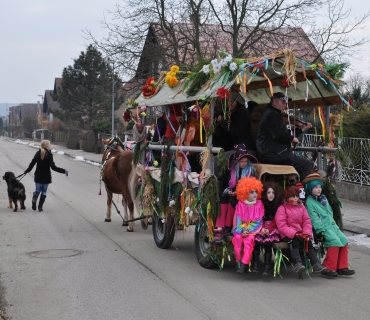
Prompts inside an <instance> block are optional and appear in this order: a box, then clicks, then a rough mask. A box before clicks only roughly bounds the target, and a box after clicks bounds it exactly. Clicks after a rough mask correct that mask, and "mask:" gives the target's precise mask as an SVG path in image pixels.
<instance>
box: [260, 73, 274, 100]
mask: <svg viewBox="0 0 370 320" xmlns="http://www.w3.org/2000/svg"><path fill="white" fill-rule="evenodd" d="M262 73H263V76H264V77H265V78H266V79H267V82H268V83H269V86H270V93H271V97H272V96H273V95H274V89H273V88H272V83H271V80H270V79H269V78H268V77H267V76H266V73H265V72H264V71H263V70H262Z"/></svg>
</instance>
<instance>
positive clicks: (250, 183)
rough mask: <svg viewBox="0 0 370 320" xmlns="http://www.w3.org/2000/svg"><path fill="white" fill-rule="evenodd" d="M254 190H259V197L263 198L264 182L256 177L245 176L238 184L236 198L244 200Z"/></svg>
mask: <svg viewBox="0 0 370 320" xmlns="http://www.w3.org/2000/svg"><path fill="white" fill-rule="evenodd" d="M253 190H256V191H257V199H261V195H262V190H263V186H262V182H261V181H259V180H257V179H256V178H255V177H250V178H247V177H244V178H242V179H240V180H239V182H238V184H237V185H236V198H237V199H238V200H239V201H244V200H246V199H247V198H248V196H249V194H250V192H251V191H253Z"/></svg>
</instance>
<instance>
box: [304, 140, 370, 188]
mask: <svg viewBox="0 0 370 320" xmlns="http://www.w3.org/2000/svg"><path fill="white" fill-rule="evenodd" d="M321 145H323V143H322V136H315V135H312V134H305V135H303V139H302V146H304V147H312V146H321ZM338 148H339V149H340V151H341V159H337V160H338V161H339V162H340V165H339V166H338V172H337V179H338V180H339V181H346V182H351V183H356V184H360V185H365V186H370V139H363V138H342V139H340V138H338ZM301 155H302V156H303V157H305V158H307V159H309V160H310V161H311V162H312V164H313V167H315V166H317V155H315V154H314V153H312V152H302V153H301ZM327 162H328V159H327V158H325V157H324V158H323V166H324V168H325V167H326V165H327Z"/></svg>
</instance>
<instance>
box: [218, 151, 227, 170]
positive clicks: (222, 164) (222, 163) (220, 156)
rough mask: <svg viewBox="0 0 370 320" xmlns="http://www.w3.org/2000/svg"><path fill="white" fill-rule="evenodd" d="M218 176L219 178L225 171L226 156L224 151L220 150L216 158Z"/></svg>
mask: <svg viewBox="0 0 370 320" xmlns="http://www.w3.org/2000/svg"><path fill="white" fill-rule="evenodd" d="M217 167H218V176H219V177H221V176H222V175H223V174H224V173H225V172H226V169H227V156H226V153H225V150H224V149H221V150H220V152H219V153H218V156H217Z"/></svg>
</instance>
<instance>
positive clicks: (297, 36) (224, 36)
mask: <svg viewBox="0 0 370 320" xmlns="http://www.w3.org/2000/svg"><path fill="white" fill-rule="evenodd" d="M199 28H200V31H201V33H200V35H199V46H198V47H197V48H195V47H194V42H193V40H192V39H191V37H192V33H193V32H194V30H193V24H189V23H179V24H176V25H173V26H172V29H171V31H170V33H165V31H164V30H163V28H161V27H160V25H159V24H158V23H151V24H150V26H149V29H148V34H147V37H146V40H145V44H144V47H143V51H142V55H141V57H140V60H139V63H138V68H137V72H136V76H135V78H136V79H147V78H149V77H155V78H158V76H159V75H160V72H161V71H163V70H169V68H170V67H171V65H173V64H180V65H190V66H194V65H195V64H197V62H198V53H199V54H200V55H201V57H202V58H203V59H213V58H215V57H216V56H217V54H218V53H219V50H222V51H225V52H228V53H232V52H233V48H232V35H231V34H230V33H229V32H231V31H232V30H231V27H229V28H228V27H227V26H225V31H224V30H222V28H221V26H220V25H211V24H205V25H201V26H200V27H199ZM250 29H252V28H241V29H240V30H239V39H246V40H245V41H246V44H248V43H250V47H249V46H247V45H246V46H245V48H246V50H245V51H244V52H243V53H242V54H240V57H241V58H247V57H260V56H263V55H265V54H270V53H273V52H275V51H277V50H278V49H280V48H289V49H291V50H292V51H293V52H294V53H295V55H296V56H297V57H298V58H301V59H304V60H307V61H312V60H314V59H315V58H316V57H317V56H318V52H317V50H316V48H315V47H314V45H313V44H312V43H311V41H310V40H309V38H308V36H307V35H306V34H305V32H304V30H303V29H302V28H280V29H278V30H276V31H274V32H271V31H270V32H271V33H270V32H266V34H264V35H259V34H257V35H256V36H255V37H254V38H251V39H248V35H249V34H250ZM228 31H229V32H228ZM266 31H269V30H266ZM187 33H189V34H187ZM170 34H171V35H174V37H175V38H176V40H177V42H176V43H174V42H171V39H172V38H171V37H170V36H169V35H170ZM257 36H258V39H255V38H256V37H257Z"/></svg>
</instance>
